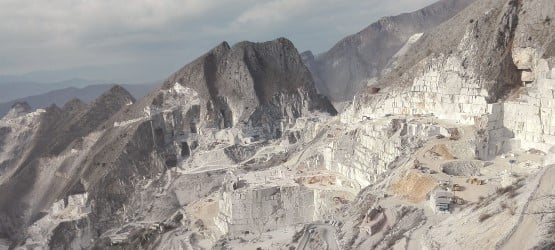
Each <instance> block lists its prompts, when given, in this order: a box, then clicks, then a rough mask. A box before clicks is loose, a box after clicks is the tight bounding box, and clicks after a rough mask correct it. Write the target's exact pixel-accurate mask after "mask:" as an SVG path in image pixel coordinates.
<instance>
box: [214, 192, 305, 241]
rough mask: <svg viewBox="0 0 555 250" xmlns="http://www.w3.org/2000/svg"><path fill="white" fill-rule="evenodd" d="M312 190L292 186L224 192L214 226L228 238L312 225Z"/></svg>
mask: <svg viewBox="0 0 555 250" xmlns="http://www.w3.org/2000/svg"><path fill="white" fill-rule="evenodd" d="M314 199H315V195H314V190H311V189H308V188H306V187H303V186H300V185H298V184H295V183H289V184H285V185H281V186H278V185H258V186H253V187H248V188H245V189H240V190H236V191H233V192H224V193H223V194H222V200H221V201H220V213H219V215H218V221H219V222H218V223H217V224H218V226H219V227H220V229H221V230H222V231H223V232H228V233H229V234H230V235H241V234H244V233H246V232H249V233H264V232H266V231H272V230H276V229H278V228H283V227H286V226H290V225H295V224H298V223H309V222H312V221H314V219H315V218H314V216H315V208H314V203H315V201H314Z"/></svg>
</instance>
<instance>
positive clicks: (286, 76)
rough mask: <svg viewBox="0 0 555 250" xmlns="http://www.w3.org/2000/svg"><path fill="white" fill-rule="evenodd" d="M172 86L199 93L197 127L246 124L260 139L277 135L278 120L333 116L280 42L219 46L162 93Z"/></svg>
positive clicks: (297, 59) (184, 70)
mask: <svg viewBox="0 0 555 250" xmlns="http://www.w3.org/2000/svg"><path fill="white" fill-rule="evenodd" d="M176 82H177V83H180V84H181V85H183V86H184V87H186V88H191V89H192V90H194V91H196V92H197V93H198V95H199V98H200V99H201V100H202V102H201V103H200V113H201V114H202V117H201V118H203V119H200V121H199V122H200V123H201V124H199V125H200V126H205V127H212V128H220V129H222V128H231V127H236V126H237V125H239V124H247V125H248V127H250V128H252V129H255V128H262V131H260V132H259V133H258V136H263V135H278V136H279V130H280V127H279V126H280V125H279V124H278V123H276V122H279V121H280V120H282V119H285V120H288V119H294V118H297V117H299V116H301V115H303V114H307V113H308V112H312V111H319V112H326V113H331V114H335V113H336V111H335V110H334V108H333V107H332V106H331V105H330V103H329V102H328V101H327V100H325V99H324V98H322V97H321V96H319V95H318V94H317V93H316V89H315V88H314V84H313V81H312V78H311V76H310V73H309V72H308V70H307V69H306V67H305V66H304V65H303V63H302V61H301V57H300V56H299V55H298V52H297V51H296V49H295V47H294V46H293V44H292V43H291V42H290V41H288V40H286V39H284V38H280V39H278V40H275V41H272V42H266V43H250V42H243V43H239V44H237V45H235V46H233V47H232V48H230V47H229V45H228V44H227V43H222V44H220V45H219V46H218V47H216V48H214V49H213V50H211V51H210V52H208V53H207V54H206V55H204V56H202V57H200V58H199V59H197V60H195V61H194V62H193V63H191V64H189V65H187V66H185V67H184V68H182V69H181V70H179V71H178V72H177V73H176V74H174V75H173V76H172V77H170V79H168V80H167V81H166V83H165V84H164V87H163V88H164V89H170V88H171V87H173V85H174V84H175V83H176ZM205 100H206V101H205ZM276 132H277V133H276ZM253 135H254V134H253Z"/></svg>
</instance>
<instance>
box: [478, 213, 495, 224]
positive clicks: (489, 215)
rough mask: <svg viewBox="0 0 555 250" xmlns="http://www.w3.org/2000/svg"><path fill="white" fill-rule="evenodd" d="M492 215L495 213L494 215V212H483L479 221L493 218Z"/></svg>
mask: <svg viewBox="0 0 555 250" xmlns="http://www.w3.org/2000/svg"><path fill="white" fill-rule="evenodd" d="M491 216H493V215H492V214H488V213H485V214H481V215H480V217H478V221H479V222H484V221H485V220H487V219H489V218H491Z"/></svg>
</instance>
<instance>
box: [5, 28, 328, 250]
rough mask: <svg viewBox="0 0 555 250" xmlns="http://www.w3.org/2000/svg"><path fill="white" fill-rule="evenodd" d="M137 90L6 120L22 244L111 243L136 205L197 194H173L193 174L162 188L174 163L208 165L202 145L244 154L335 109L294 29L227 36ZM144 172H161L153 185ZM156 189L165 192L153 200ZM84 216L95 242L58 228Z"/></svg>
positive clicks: (12, 222)
mask: <svg viewBox="0 0 555 250" xmlns="http://www.w3.org/2000/svg"><path fill="white" fill-rule="evenodd" d="M134 102H135V100H134V99H133V98H132V97H131V96H130V95H129V93H128V92H127V91H125V90H124V89H122V88H121V87H117V86H116V87H114V88H112V89H111V90H110V91H108V92H107V93H105V94H103V95H102V96H100V97H99V98H98V99H97V100H96V101H95V102H93V103H92V104H90V105H86V104H84V103H82V102H80V101H79V100H73V101H70V102H68V103H67V104H66V105H64V107H62V108H58V107H56V106H52V107H50V108H48V109H46V110H39V111H37V112H35V113H31V114H28V115H26V114H23V113H21V112H20V110H19V109H17V110H15V111H13V112H12V113H14V115H13V117H12V116H10V117H5V118H4V119H3V120H2V122H3V123H2V124H5V126H4V125H2V134H1V137H0V138H1V139H2V142H3V144H2V146H3V147H4V148H5V149H6V150H3V151H6V152H8V153H9V154H6V159H5V160H3V161H2V170H3V173H4V174H3V175H2V179H1V180H2V182H0V185H1V186H2V189H0V201H1V202H0V204H2V210H1V211H2V212H1V214H0V218H1V221H2V223H1V224H2V228H1V233H2V236H3V237H8V238H10V239H11V240H14V242H15V243H16V244H20V243H22V241H21V240H23V239H28V240H27V241H28V244H29V242H34V243H32V244H38V245H42V246H44V244H45V243H46V242H48V239H49V238H50V237H52V239H53V240H52V241H50V244H51V245H52V246H66V247H69V245H66V244H73V245H72V246H76V245H75V244H77V245H79V244H81V245H80V246H81V247H87V246H88V247H92V246H93V245H97V246H99V247H101V246H106V245H105V242H103V240H106V237H107V235H111V234H110V233H109V232H108V230H109V229H112V228H117V227H119V226H121V225H123V224H122V223H124V221H128V220H130V219H131V220H135V219H132V218H135V216H136V215H137V213H138V212H135V213H133V212H131V211H129V210H128V209H127V208H128V207H134V211H143V212H144V213H145V214H144V215H145V216H147V217H149V218H153V219H155V218H158V219H159V218H166V217H168V216H171V215H172V214H174V213H176V211H177V210H176V208H175V207H174V206H173V205H172V204H173V203H174V202H175V200H176V199H178V200H179V201H180V202H185V203H188V202H191V201H192V200H190V198H182V197H181V196H177V198H176V196H175V195H174V194H173V192H177V191H172V190H174V189H176V188H178V190H181V188H183V186H179V187H171V186H166V187H165V188H164V191H163V194H161V193H158V192H157V191H156V190H158V189H159V188H161V185H170V184H171V181H172V180H171V179H167V180H166V179H164V177H165V175H166V172H167V170H166V169H168V168H176V167H178V168H179V169H189V168H194V167H197V166H199V165H197V164H200V166H202V165H203V164H202V163H201V162H200V161H208V162H209V161H210V160H211V159H210V158H206V157H204V156H202V155H200V156H196V157H194V156H195V155H196V154H202V152H204V151H206V152H211V151H212V152H214V154H215V155H214V156H216V155H218V154H220V153H221V154H222V155H221V156H217V157H216V158H214V159H212V160H218V161H219V162H220V163H219V164H233V163H235V162H239V161H242V159H244V158H245V157H249V155H252V154H251V153H249V152H256V150H257V149H258V148H259V147H261V146H262V145H263V143H265V142H266V141H267V140H269V139H280V138H282V137H284V136H286V135H285V132H286V130H287V129H289V128H290V127H291V126H294V125H295V123H296V120H297V119H298V118H301V117H306V116H319V115H335V114H336V111H335V109H334V108H333V106H332V105H331V104H330V102H329V101H328V100H327V99H326V98H324V97H322V96H320V95H318V94H317V93H316V89H315V87H314V83H313V81H312V78H311V75H310V73H309V71H308V70H307V69H306V67H305V66H304V64H303V63H302V61H301V57H300V55H299V54H298V53H297V50H296V49H295V48H294V46H293V45H292V43H291V42H290V41H288V40H286V39H283V38H281V39H278V40H275V41H272V42H266V43H250V42H243V43H239V44H237V45H235V46H233V47H229V46H228V45H227V44H226V43H222V44H221V45H220V46H218V47H216V48H214V49H213V50H211V51H210V52H208V53H207V54H205V55H203V56H202V57H200V58H199V59H197V60H195V61H194V62H192V63H191V64H189V65H187V66H185V67H183V68H182V69H180V70H179V71H178V72H176V73H175V74H174V75H172V76H171V77H170V78H168V80H167V81H166V82H164V84H163V85H162V86H161V87H160V88H159V89H158V90H156V91H154V92H152V93H151V94H150V95H148V96H147V97H145V98H144V99H142V100H140V101H139V102H137V103H134ZM16 108H18V107H16ZM16 115H17V117H16ZM17 119H19V120H22V119H23V121H26V122H27V123H28V124H26V123H24V122H23V121H19V120H17ZM20 125H24V128H20ZM16 133H17V134H16ZM14 138H19V141H17V142H16V141H11V142H10V143H14V144H17V145H19V147H17V148H15V149H8V148H6V147H7V143H5V142H4V141H7V140H14ZM257 141H259V143H255V144H253V145H252V146H248V147H247V146H243V144H245V143H251V142H257ZM231 146H232V147H231ZM10 150H11V151H10ZM10 155H11V157H9V156H10ZM8 157H9V158H8ZM218 157H222V158H218ZM197 161H198V162H197ZM161 175H162V176H161ZM168 175H170V176H171V174H170V173H169V172H168ZM214 176H215V178H216V179H215V180H216V183H214V184H213V185H215V186H219V185H221V183H220V184H219V183H218V182H217V181H218V180H219V181H220V182H221V179H220V177H218V176H222V174H221V173H215V174H214ZM160 178H161V179H160ZM169 178H171V177H169ZM181 179H182V181H185V180H190V178H189V177H188V176H184V177H182V178H181ZM145 180H150V181H151V182H154V183H152V184H149V185H152V187H148V186H149V185H146V184H147V183H146V182H145ZM28 183H30V184H31V185H29V184H28ZM168 188H170V189H169V190H168ZM203 188H207V190H206V191H203V192H205V195H207V194H210V193H212V192H214V187H210V186H207V187H203ZM166 192H171V194H170V193H166ZM179 192H180V191H179ZM195 195H201V196H202V192H201V193H199V194H196V193H195ZM161 196H162V197H164V198H162V199H161V200H160V199H158V198H156V197H161ZM145 198H146V199H150V200H151V201H155V200H157V203H156V204H155V205H154V204H153V203H151V202H146V203H145V200H144V199H145ZM60 199H62V200H64V199H65V200H66V201H65V202H61V203H60V202H58V201H59V200H60ZM68 199H69V200H70V201H71V200H73V201H74V202H69V203H68V202H67V200H68ZM182 199H185V200H189V201H181V200H182ZM152 206H155V207H156V209H155V211H151V209H152ZM149 209H150V210H149ZM148 211H151V212H148ZM63 214H66V215H65V216H64V215H63ZM158 219H155V220H158ZM74 222H75V223H78V224H76V225H75V228H76V230H83V232H85V231H86V232H92V231H93V230H94V231H95V232H96V233H93V234H89V233H87V234H86V235H87V236H86V237H92V240H93V241H92V245H91V241H90V240H89V239H87V240H84V239H81V238H80V239H78V240H77V241H75V242H73V243H71V242H65V241H66V240H63V239H65V238H64V237H65V236H62V235H59V234H60V233H61V234H66V233H69V234H70V235H71V234H73V235H76V234H75V233H76V232H72V230H71V228H73V226H72V225H73V224H72V223H74ZM68 227H69V228H68ZM32 228H44V229H46V231H45V232H42V231H40V232H37V231H33V230H31V229H32ZM54 229H56V230H54ZM68 230H69V231H68ZM104 233H108V234H106V235H104V236H103V237H102V238H98V237H99V236H100V235H101V234H104ZM77 235H81V236H82V237H85V236H83V235H85V234H81V233H77ZM75 237H77V236H75ZM57 239H58V240H60V239H62V240H60V241H62V242H58V240H57ZM95 240H96V241H95Z"/></svg>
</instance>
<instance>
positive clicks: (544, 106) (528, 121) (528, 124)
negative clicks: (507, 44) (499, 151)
mask: <svg viewBox="0 0 555 250" xmlns="http://www.w3.org/2000/svg"><path fill="white" fill-rule="evenodd" d="M514 54H515V55H514V56H513V60H514V61H515V65H516V66H517V68H518V69H520V70H523V76H522V77H523V81H525V80H526V81H527V82H528V81H529V84H527V85H526V86H527V87H526V88H525V90H526V91H523V92H522V93H521V94H520V96H518V97H517V98H516V99H513V100H509V101H506V102H505V103H504V121H503V123H504V126H505V127H506V128H507V129H509V130H510V131H511V132H512V133H513V135H514V138H515V139H517V140H518V141H519V142H520V143H521V146H522V148H524V149H529V148H535V149H539V150H542V151H545V152H548V151H549V150H550V149H551V147H552V146H554V145H555V69H552V68H550V67H549V65H548V63H547V61H546V60H544V59H537V58H539V57H538V56H537V55H536V52H535V50H534V49H530V48H520V49H515V50H514ZM529 73H531V74H533V75H532V76H529V75H528V74H529ZM525 78H526V79H525Z"/></svg>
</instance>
